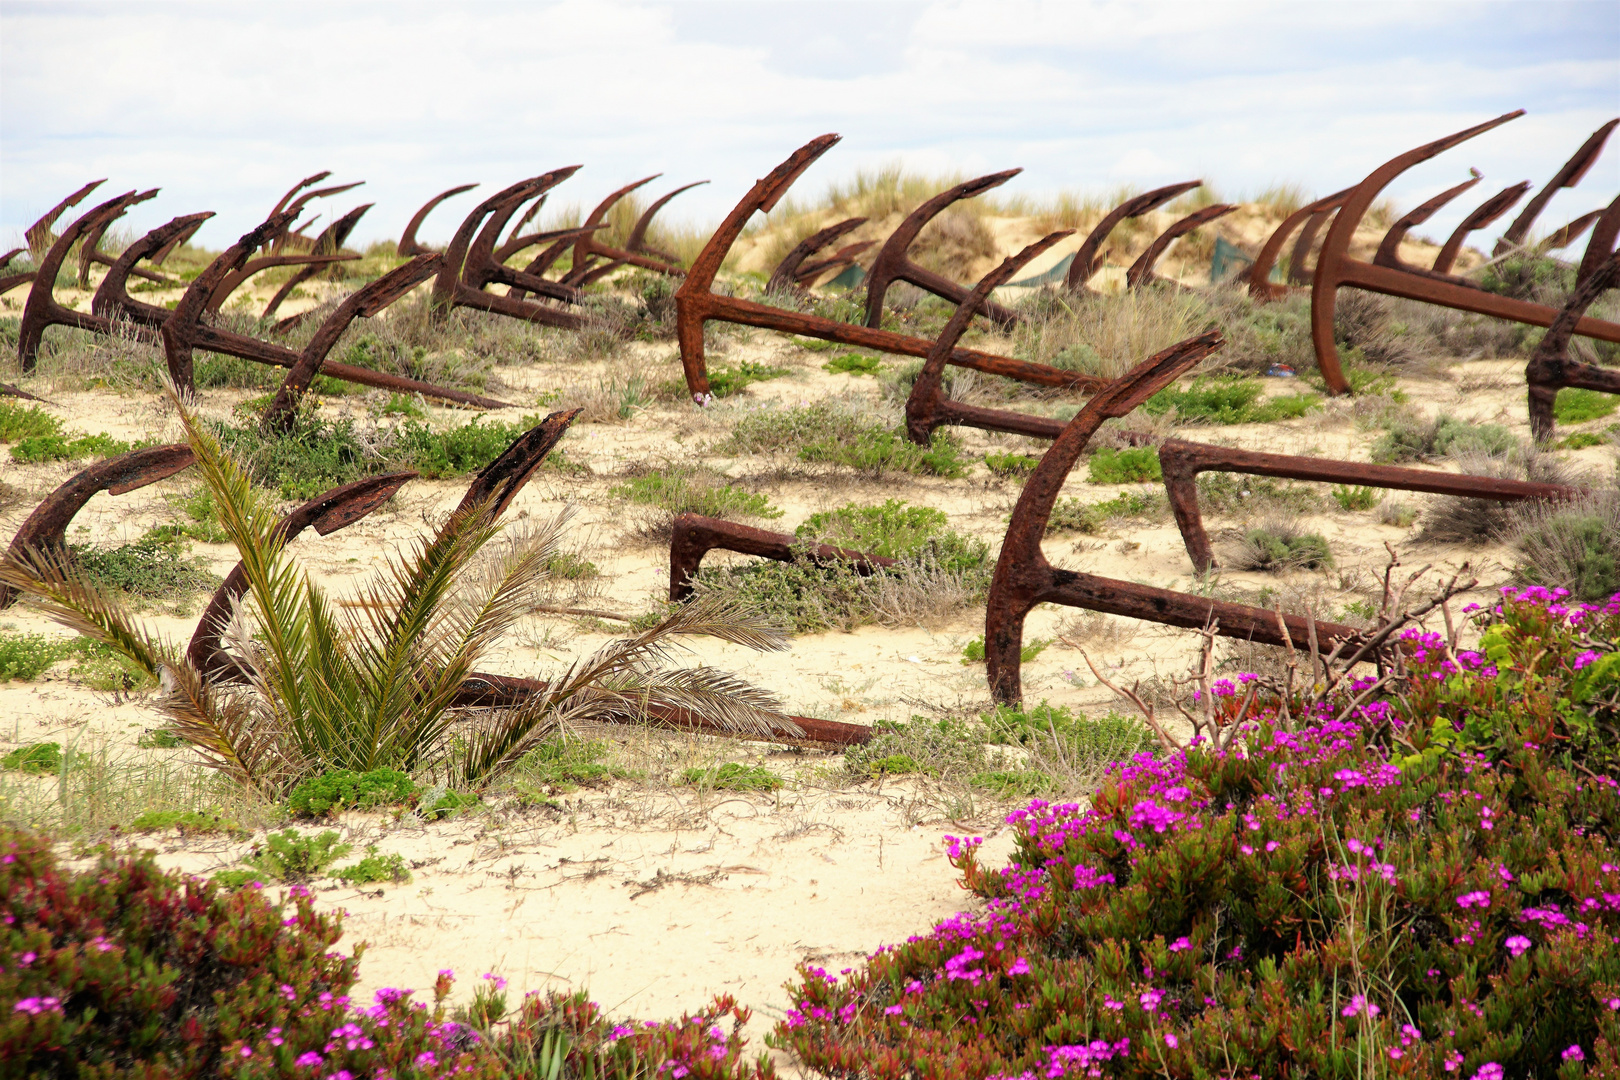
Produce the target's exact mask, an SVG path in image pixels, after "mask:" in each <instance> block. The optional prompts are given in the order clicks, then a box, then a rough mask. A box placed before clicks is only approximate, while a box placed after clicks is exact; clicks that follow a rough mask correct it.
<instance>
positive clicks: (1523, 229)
mask: <svg viewBox="0 0 1620 1080" xmlns="http://www.w3.org/2000/svg"><path fill="white" fill-rule="evenodd" d="M1616 125H1620V119H1615V120H1610V121H1609V122H1608V123H1607V124H1604V125H1603V126H1602V127H1600V128H1598V129H1597V130H1596V131H1594V132H1592V134H1591V135H1589V136H1587V139H1586V141H1585V142H1584V143H1582V144H1581V148H1580V149H1579V150H1576V151H1575V153H1574V154H1572V155H1571V156H1570V159H1569V160H1568V161H1566V162H1564V167H1563V168H1561V169H1559V170H1558V171H1557V172H1556V173H1554V174H1553V178H1552V179H1551V180H1549V181H1547V184H1546V186H1545V187H1543V188H1542V189H1541V190H1540V191H1538V192H1536V194H1535V196H1534V197H1533V198H1532V199H1531V200H1530V201H1529V202H1527V203H1525V205H1524V209H1523V210H1521V211H1519V216H1518V217H1516V218H1514V219H1513V224H1511V225H1509V226H1508V227H1507V231H1506V232H1504V233H1503V234H1502V236H1501V239H1499V240H1497V241H1496V246H1495V247H1494V248H1492V249H1491V258H1493V259H1494V258H1497V257H1499V256H1502V255H1505V254H1507V253H1508V252H1510V251H1512V250H1513V249H1514V248H1516V247H1523V246H1524V242H1525V239H1526V238H1527V237H1528V236H1529V235H1530V228H1531V226H1533V225H1534V224H1535V223H1536V218H1538V217H1539V216H1541V211H1542V210H1543V209H1544V208H1545V207H1546V205H1547V203H1548V202H1549V201H1551V199H1552V197H1553V196H1554V195H1556V194H1558V189H1559V188H1572V187H1574V186H1575V185H1576V184H1579V183H1580V182H1581V178H1582V177H1584V176H1585V175H1586V173H1587V171H1588V170H1589V169H1591V168H1592V165H1593V164H1594V163H1595V162H1596V161H1597V159H1598V156H1599V155H1600V154H1602V153H1603V144H1604V143H1606V142H1608V140H1609V135H1610V133H1611V132H1613V131H1614V129H1615V126H1616ZM1577 235H1578V234H1577ZM1573 238H1574V237H1571V239H1573ZM1567 242H1568V241H1566V243H1567Z"/></svg>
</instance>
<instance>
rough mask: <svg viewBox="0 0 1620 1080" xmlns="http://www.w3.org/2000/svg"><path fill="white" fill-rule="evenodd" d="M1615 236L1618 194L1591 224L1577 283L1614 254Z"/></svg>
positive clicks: (1619, 226) (1619, 220) (1618, 234)
mask: <svg viewBox="0 0 1620 1080" xmlns="http://www.w3.org/2000/svg"><path fill="white" fill-rule="evenodd" d="M1617 238H1620V196H1616V197H1615V199H1614V201H1613V202H1611V203H1610V204H1609V205H1608V206H1607V207H1606V208H1604V211H1603V213H1602V214H1600V215H1598V219H1597V223H1596V224H1594V225H1593V226H1592V235H1591V237H1590V238H1588V239H1587V241H1586V254H1585V255H1583V256H1581V265H1580V267H1579V268H1578V269H1577V270H1576V271H1575V281H1576V283H1577V284H1579V283H1580V282H1583V281H1585V280H1586V279H1587V278H1589V277H1591V276H1592V275H1593V274H1595V273H1597V272H1598V269H1599V268H1600V267H1602V265H1603V263H1604V262H1605V261H1606V260H1607V259H1608V258H1610V257H1611V256H1612V255H1613V254H1614V244H1615V240H1616V239H1617ZM1582 321H1583V322H1584V321H1585V320H1582ZM1580 332H1581V326H1580V323H1576V324H1575V333H1577V334H1579V333H1580Z"/></svg>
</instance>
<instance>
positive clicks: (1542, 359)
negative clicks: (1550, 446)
mask: <svg viewBox="0 0 1620 1080" xmlns="http://www.w3.org/2000/svg"><path fill="white" fill-rule="evenodd" d="M1617 278H1620V255H1616V254H1615V253H1614V252H1610V253H1609V257H1608V258H1607V259H1606V260H1604V261H1603V262H1602V263H1600V264H1598V266H1597V268H1596V269H1595V270H1593V271H1592V272H1591V273H1589V274H1587V275H1586V277H1585V278H1583V279H1582V280H1581V282H1580V283H1579V284H1578V285H1577V286H1576V287H1575V291H1574V292H1573V293H1572V294H1570V298H1569V303H1568V304H1566V305H1565V306H1564V310H1563V311H1561V312H1559V313H1558V318H1556V319H1554V320H1553V322H1552V325H1551V326H1549V327H1548V328H1547V333H1546V334H1545V335H1544V336H1543V337H1542V339H1541V342H1540V344H1538V345H1537V346H1536V351H1535V353H1534V354H1532V355H1531V357H1530V363H1529V364H1527V365H1526V366H1525V369H1524V378H1525V382H1527V383H1528V384H1529V388H1530V390H1529V392H1530V434H1531V435H1532V436H1534V437H1535V439H1536V441H1537V442H1545V441H1546V440H1548V439H1551V438H1552V434H1553V402H1554V400H1555V399H1556V398H1557V397H1558V391H1559V390H1560V389H1562V388H1563V387H1566V386H1570V387H1575V388H1577V389H1581V390H1597V391H1599V392H1601V393H1605V394H1620V371H1615V370H1614V369H1613V368H1601V367H1597V366H1596V365H1593V364H1582V363H1580V362H1578V361H1575V360H1571V359H1569V338H1570V334H1572V333H1573V332H1574V330H1575V326H1576V324H1577V322H1578V321H1579V319H1580V318H1581V313H1582V312H1584V311H1585V310H1586V309H1587V308H1588V307H1590V306H1591V304H1592V301H1594V300H1596V299H1597V298H1598V296H1599V295H1600V294H1602V293H1603V292H1604V291H1605V290H1607V289H1612V288H1614V287H1615V285H1616V284H1617Z"/></svg>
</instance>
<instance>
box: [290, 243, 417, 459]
mask: <svg viewBox="0 0 1620 1080" xmlns="http://www.w3.org/2000/svg"><path fill="white" fill-rule="evenodd" d="M443 258H444V257H443V256H442V255H418V256H417V257H416V258H414V259H412V260H411V261H410V262H408V263H406V264H405V265H404V266H396V267H395V268H394V269H392V270H390V271H389V272H388V273H386V274H384V275H383V276H382V277H380V278H378V279H377V280H376V281H373V282H370V283H368V284H367V285H365V286H364V287H363V288H361V289H359V290H357V291H355V292H354V293H352V294H350V295H349V297H348V298H347V299H345V300H344V301H343V303H341V304H339V305H338V306H337V309H336V310H334V311H333V312H332V314H330V315H328V316H327V317H326V320H325V321H324V322H322V323H321V326H320V329H319V330H316V331H315V335H314V336H313V337H311V338H310V339H309V344H308V345H306V346H304V351H303V352H302V353H300V354H299V357H298V359H297V360H296V361H295V362H294V363H293V366H292V367H291V368H290V369H289V370H288V372H287V375H286V377H285V378H283V379H282V381H281V386H280V387H279V388H278V389H277V390H276V396H275V397H274V398H272V399H271V401H270V404H269V406H268V407H267V408H266V409H265V410H264V416H263V417H262V418H261V419H260V421H259V428H260V430H262V431H264V432H266V433H271V432H281V433H285V432H288V431H291V430H292V428H293V425H294V423H295V422H296V421H297V419H298V404H299V402H301V401H302V400H303V398H304V393H305V391H307V390H308V389H309V384H310V383H311V382H312V381H313V380H314V378H315V376H316V375H318V374H320V371H321V365H322V364H323V363H324V362H325V361H326V354H327V353H329V352H331V351H332V346H334V345H336V344H337V343H338V339H339V338H341V337H342V336H343V332H344V331H345V330H347V329H348V328H349V323H351V322H353V321H354V320H355V319H357V318H362V319H369V318H371V317H372V316H373V315H375V314H377V312H379V311H381V310H383V309H384V308H386V307H388V305H390V304H392V303H394V301H396V300H398V299H399V298H400V297H402V296H404V295H405V294H406V293H408V292H410V291H411V290H412V289H414V288H416V286H418V285H420V284H421V283H422V282H424V281H426V280H427V279H428V278H430V277H432V276H433V275H434V274H435V273H437V272H438V269H439V262H440V261H441V260H442V259H443Z"/></svg>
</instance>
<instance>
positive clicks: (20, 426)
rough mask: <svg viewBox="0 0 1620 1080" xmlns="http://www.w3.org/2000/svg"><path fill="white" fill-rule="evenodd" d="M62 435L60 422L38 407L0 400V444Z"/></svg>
mask: <svg viewBox="0 0 1620 1080" xmlns="http://www.w3.org/2000/svg"><path fill="white" fill-rule="evenodd" d="M61 433H62V421H60V420H58V419H57V418H56V417H54V416H52V415H51V414H50V413H48V412H46V411H45V410H44V409H42V408H40V407H39V406H38V405H23V404H22V403H21V402H18V401H15V400H12V399H10V398H0V442H7V443H14V442H17V441H19V440H21V439H39V438H45V437H48V436H51V435H60V434H61Z"/></svg>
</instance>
